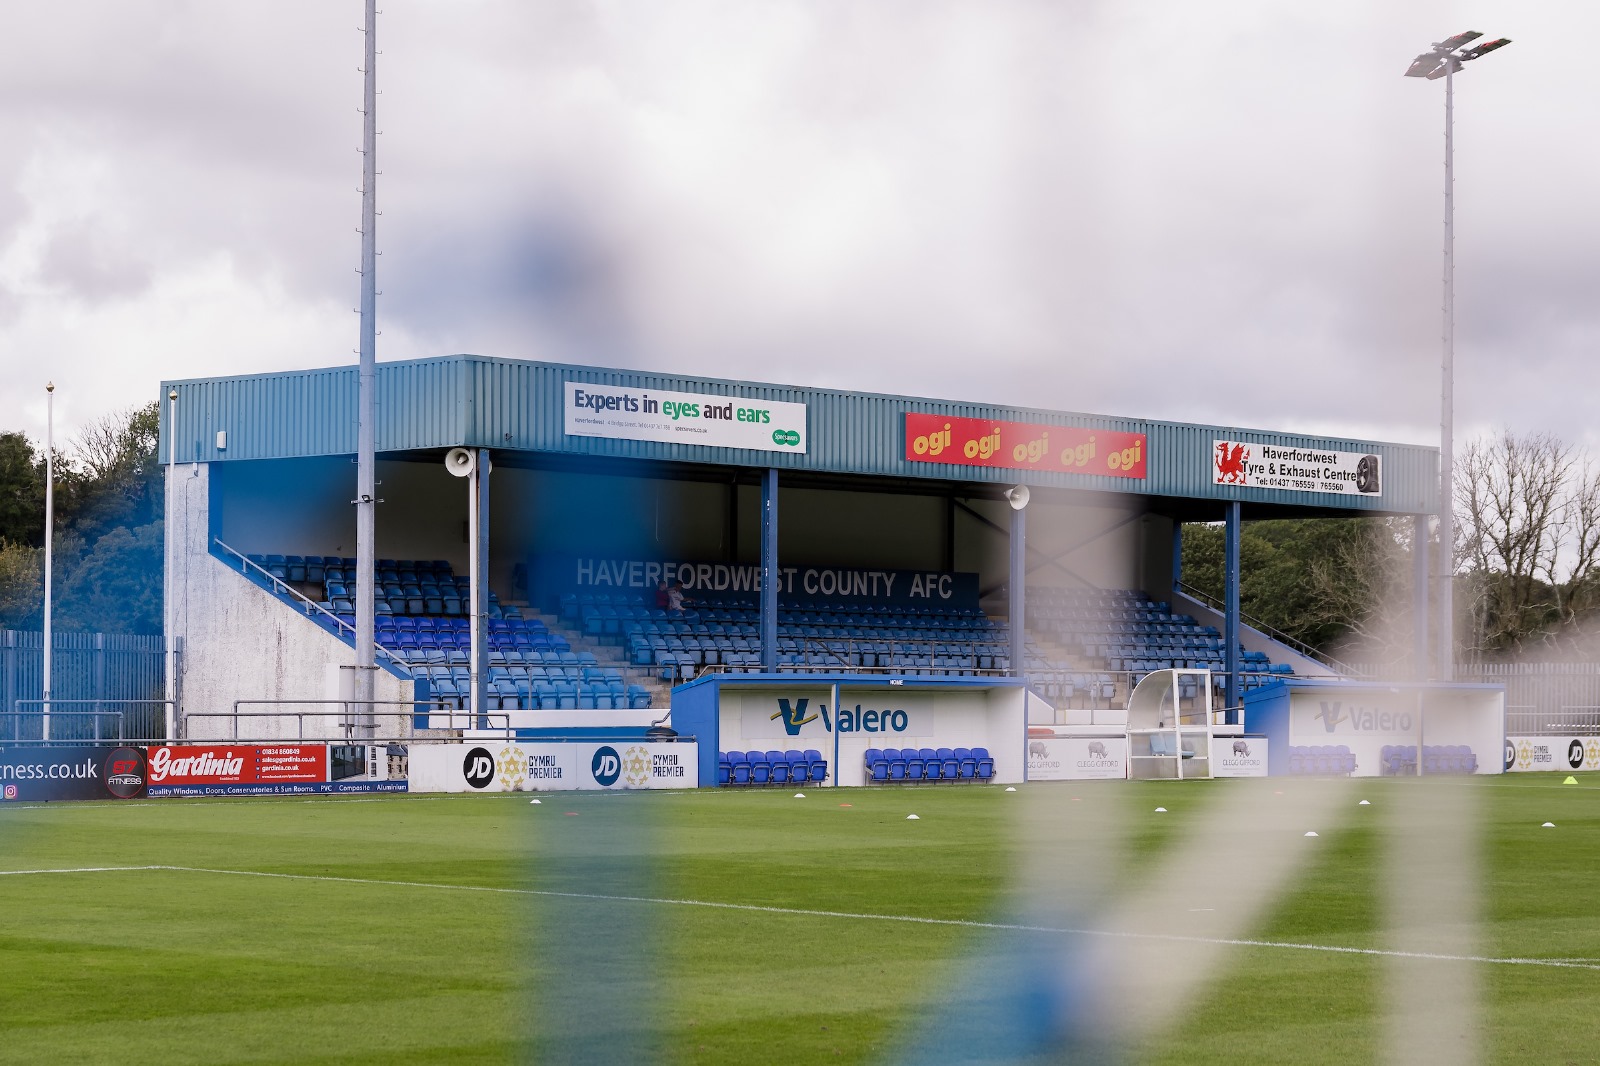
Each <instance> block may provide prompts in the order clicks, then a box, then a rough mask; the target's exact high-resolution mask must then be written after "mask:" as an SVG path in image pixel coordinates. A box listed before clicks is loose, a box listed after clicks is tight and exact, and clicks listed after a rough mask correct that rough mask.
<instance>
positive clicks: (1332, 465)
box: [1211, 440, 1383, 496]
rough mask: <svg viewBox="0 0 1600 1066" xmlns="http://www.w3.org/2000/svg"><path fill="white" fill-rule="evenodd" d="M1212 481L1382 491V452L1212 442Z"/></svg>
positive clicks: (1354, 492) (1363, 493)
mask: <svg viewBox="0 0 1600 1066" xmlns="http://www.w3.org/2000/svg"><path fill="white" fill-rule="evenodd" d="M1211 481H1212V484H1215V485H1239V486H1241V487H1248V488H1262V489H1286V490H1288V491H1290V492H1328V493H1339V494H1342V495H1347V496H1381V495H1382V494H1383V456H1381V455H1376V454H1374V453H1371V452H1337V451H1324V450H1322V449H1319V448H1283V447H1280V446H1278V445H1275V444H1252V443H1250V442H1249V441H1237V440H1213V441H1212V442H1211Z"/></svg>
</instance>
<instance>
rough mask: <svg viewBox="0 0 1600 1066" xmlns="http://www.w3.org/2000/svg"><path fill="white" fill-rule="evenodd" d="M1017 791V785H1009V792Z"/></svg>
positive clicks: (1007, 787) (1007, 789)
mask: <svg viewBox="0 0 1600 1066" xmlns="http://www.w3.org/2000/svg"><path fill="white" fill-rule="evenodd" d="M1016 790H1017V786H1015V785H1007V786H1006V791H1007V792H1015V791H1016Z"/></svg>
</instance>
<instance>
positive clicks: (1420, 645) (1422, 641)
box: [1411, 514, 1433, 681]
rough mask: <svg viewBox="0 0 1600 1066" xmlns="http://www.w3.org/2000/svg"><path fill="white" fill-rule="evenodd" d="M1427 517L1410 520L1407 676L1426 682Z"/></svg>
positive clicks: (1429, 671)
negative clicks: (1409, 670) (1408, 655)
mask: <svg viewBox="0 0 1600 1066" xmlns="http://www.w3.org/2000/svg"><path fill="white" fill-rule="evenodd" d="M1428 539H1429V538H1428V516H1427V515H1425V514H1419V515H1416V516H1415V517H1413V518H1412V519H1411V624H1412V630H1411V635H1412V651H1411V655H1412V658H1413V659H1415V662H1414V663H1413V666H1412V670H1411V676H1412V677H1414V678H1415V679H1416V680H1418V681H1426V680H1428V679H1429V678H1430V677H1432V676H1433V669H1432V664H1431V663H1430V662H1429V660H1428V650H1429V648H1428Z"/></svg>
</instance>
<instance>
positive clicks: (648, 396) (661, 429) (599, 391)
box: [565, 381, 806, 453]
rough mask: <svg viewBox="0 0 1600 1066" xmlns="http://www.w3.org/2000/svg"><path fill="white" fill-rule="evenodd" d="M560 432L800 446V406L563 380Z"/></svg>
mask: <svg viewBox="0 0 1600 1066" xmlns="http://www.w3.org/2000/svg"><path fill="white" fill-rule="evenodd" d="M565 413H566V427H565V428H566V432H567V435H568V436H572V437H611V438H614V439H618V440H648V441H658V442H661V443H664V444H703V445H709V446H710V447H713V448H748V449H751V450H754V451H766V452H801V453H804V452H805V450H806V405H805V404H803V403H785V402H781V401H778V400H767V399H762V398H760V397H756V396H722V395H718V394H716V393H700V392H662V391H660V390H658V389H635V388H628V387H625V386H622V385H591V384H588V383H587V382H578V381H569V382H567V390H566V412H565Z"/></svg>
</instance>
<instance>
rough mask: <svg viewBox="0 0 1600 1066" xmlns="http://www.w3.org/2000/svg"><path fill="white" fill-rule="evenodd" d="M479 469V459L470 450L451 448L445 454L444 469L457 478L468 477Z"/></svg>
mask: <svg viewBox="0 0 1600 1066" xmlns="http://www.w3.org/2000/svg"><path fill="white" fill-rule="evenodd" d="M477 467H478V458H477V456H475V455H473V454H472V451H471V449H469V448H451V449H450V450H449V451H448V452H446V453H445V457H444V468H445V469H446V470H448V471H450V473H452V474H454V475H455V476H456V477H466V476H468V475H469V474H471V473H472V472H473V471H474V470H476V469H477Z"/></svg>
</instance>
